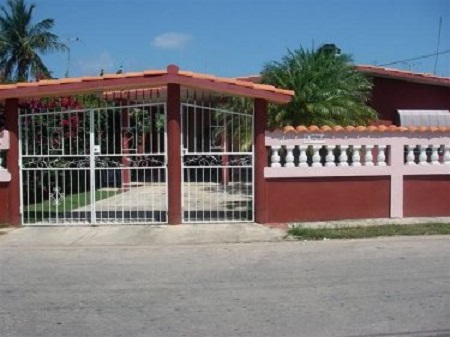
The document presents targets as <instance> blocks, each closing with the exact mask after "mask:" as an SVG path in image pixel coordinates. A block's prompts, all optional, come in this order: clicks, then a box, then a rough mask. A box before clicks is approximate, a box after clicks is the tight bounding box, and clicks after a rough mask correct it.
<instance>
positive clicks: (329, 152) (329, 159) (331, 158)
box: [325, 145, 336, 167]
mask: <svg viewBox="0 0 450 337" xmlns="http://www.w3.org/2000/svg"><path fill="white" fill-rule="evenodd" d="M335 147H336V146H334V145H326V146H325V148H326V149H327V156H326V157H325V160H326V163H325V166H326V167H334V166H336V163H335V162H334V153H333V150H334V149H335Z"/></svg>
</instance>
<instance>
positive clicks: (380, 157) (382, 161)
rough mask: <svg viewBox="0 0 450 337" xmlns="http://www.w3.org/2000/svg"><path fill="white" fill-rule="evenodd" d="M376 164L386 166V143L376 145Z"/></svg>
mask: <svg viewBox="0 0 450 337" xmlns="http://www.w3.org/2000/svg"><path fill="white" fill-rule="evenodd" d="M377 150H378V154H377V164H376V165H377V166H386V153H385V152H384V151H385V150H386V145H377Z"/></svg>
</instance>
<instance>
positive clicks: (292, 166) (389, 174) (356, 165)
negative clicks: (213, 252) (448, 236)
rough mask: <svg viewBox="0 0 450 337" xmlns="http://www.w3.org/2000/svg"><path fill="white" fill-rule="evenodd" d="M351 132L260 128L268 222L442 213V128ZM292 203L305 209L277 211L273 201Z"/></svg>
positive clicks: (448, 147)
mask: <svg viewBox="0 0 450 337" xmlns="http://www.w3.org/2000/svg"><path fill="white" fill-rule="evenodd" d="M359 130H361V129H354V130H353V131H344V130H342V131H341V132H337V131H333V130H327V131H325V132H323V131H322V130H320V129H319V130H317V131H319V132H317V133H312V132H311V131H310V129H304V130H302V131H294V130H291V131H290V132H282V131H275V132H267V133H266V146H268V147H269V148H270V158H269V165H268V167H266V168H265V171H264V176H265V178H266V182H267V191H268V192H267V193H268V196H269V197H268V200H270V201H273V202H275V206H273V205H271V204H269V205H268V214H269V222H277V221H293V220H322V219H340V218H346V217H349V218H358V217H369V218H370V217H385V216H386V217H396V218H398V217H403V216H438V215H441V216H444V215H446V216H450V207H448V205H450V189H449V188H448V187H450V180H449V177H450V132H448V131H445V130H437V129H423V131H422V132H419V131H417V130H407V129H402V128H396V131H390V130H383V131H384V132H379V131H380V130H379V129H378V128H374V131H372V132H369V130H368V129H365V128H363V130H361V131H359ZM402 131H403V132H402ZM432 131H434V132H432ZM308 183H317V185H316V186H317V187H318V189H315V187H314V186H312V185H310V184H308ZM320 183H325V185H324V186H323V188H321V187H320ZM288 185H294V186H296V188H295V189H294V190H293V189H292V186H288ZM282 189H284V190H285V191H284V192H285V194H286V193H288V194H289V196H288V197H286V196H285V197H283V193H282V191H281V190H282ZM289 191H292V192H289ZM305 191H307V192H305ZM318 191H320V192H318ZM292 194H293V195H292ZM427 194H431V195H427ZM299 195H302V196H303V197H302V198H299V197H298V196H299ZM308 195H309V196H310V197H309V198H308ZM374 196H377V197H376V198H374ZM312 199H313V200H314V201H311V200H312ZM374 199H377V200H374ZM380 199H382V200H380ZM283 200H284V201H283ZM295 200H297V201H298V202H299V204H301V205H303V206H304V208H305V210H304V211H303V212H302V209H301V207H300V209H299V208H297V214H293V210H292V209H290V208H291V207H289V206H288V207H287V208H286V210H285V213H287V214H284V215H283V214H282V210H281V209H280V206H281V205H283V204H284V205H286V204H289V203H293V202H294V201H295ZM324 202H326V203H327V209H325V210H324V209H323V208H324V207H323V206H324ZM317 204H319V205H320V207H317ZM307 205H309V206H307ZM308 207H309V208H308ZM364 208H365V209H364ZM377 210H378V211H377ZM274 212H275V213H276V214H278V215H276V214H274Z"/></svg>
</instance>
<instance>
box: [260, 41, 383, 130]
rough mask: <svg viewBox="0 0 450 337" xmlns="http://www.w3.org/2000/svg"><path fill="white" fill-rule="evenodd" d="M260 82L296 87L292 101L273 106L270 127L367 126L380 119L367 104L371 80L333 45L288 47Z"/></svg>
mask: <svg viewBox="0 0 450 337" xmlns="http://www.w3.org/2000/svg"><path fill="white" fill-rule="evenodd" d="M261 81H262V83H265V84H271V85H274V86H277V87H280V88H284V89H291V90H295V97H294V98H293V99H292V101H291V102H290V103H289V104H287V105H284V106H270V112H269V124H270V125H271V126H277V127H280V126H284V125H318V126H322V125H329V126H332V125H367V124H369V123H370V122H371V121H373V120H376V119H377V113H376V112H375V110H373V109H371V108H370V107H368V106H367V105H366V101H367V100H368V99H369V96H370V92H371V88H372V83H371V82H370V81H369V80H368V79H367V78H366V77H365V76H364V75H363V74H362V73H360V72H358V71H357V70H356V68H355V67H354V66H353V64H352V58H351V57H350V56H349V55H347V54H340V49H339V48H337V47H336V46H335V45H332V44H327V45H324V46H322V47H320V48H319V49H317V50H312V51H308V50H305V49H303V48H300V49H298V50H294V51H290V50H289V51H288V54H287V55H286V56H284V57H283V58H282V60H281V61H280V62H271V63H269V64H267V65H266V66H264V68H263V70H262V72H261Z"/></svg>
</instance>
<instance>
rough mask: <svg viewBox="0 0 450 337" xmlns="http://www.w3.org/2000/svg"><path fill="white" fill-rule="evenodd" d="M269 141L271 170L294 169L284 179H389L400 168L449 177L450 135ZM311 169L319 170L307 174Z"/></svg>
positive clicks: (366, 136)
mask: <svg viewBox="0 0 450 337" xmlns="http://www.w3.org/2000/svg"><path fill="white" fill-rule="evenodd" d="M353 136H354V137H353ZM266 139H267V140H268V144H269V145H271V156H270V165H269V166H270V167H271V168H276V169H278V168H280V169H281V170H283V169H284V168H291V169H292V170H287V171H285V173H284V174H282V176H305V177H306V176H307V177H311V176H316V175H317V176H333V174H332V170H333V168H334V169H336V174H337V176H347V175H349V176H350V175H351V174H352V172H355V173H354V174H356V175H363V176H366V175H367V176H370V175H389V172H390V167H391V166H396V167H398V169H397V171H395V172H397V174H398V172H399V171H398V170H399V167H400V165H401V166H403V167H404V170H405V171H404V173H403V174H404V175H424V174H430V175H434V174H449V173H448V171H446V170H445V169H446V168H445V167H444V166H447V170H448V167H449V166H450V135H439V137H437V138H431V137H430V135H426V134H418V135H410V134H404V133H402V134H400V133H399V134H398V135H394V136H392V135H389V136H387V137H385V136H384V135H376V137H375V135H373V134H370V135H363V136H361V137H358V135H354V134H351V133H349V135H342V134H337V135H336V136H335V138H333V137H330V139H329V140H328V139H325V140H320V142H318V141H317V142H316V141H315V139H313V140H314V141H311V140H309V139H307V140H305V139H304V138H303V137H298V138H297V137H295V138H293V137H292V136H289V137H287V136H283V138H281V137H280V136H279V134H275V135H273V136H272V137H270V136H269V137H268V138H266ZM443 144H444V145H443ZM296 149H298V150H296ZM297 163H298V164H297ZM282 166H283V167H282ZM309 167H311V168H315V169H316V168H317V170H308V171H305V169H307V168H309ZM302 172H304V173H302ZM393 172H394V171H393ZM268 174H269V173H268ZM269 176H277V173H276V171H275V170H272V171H270V175H269Z"/></svg>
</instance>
